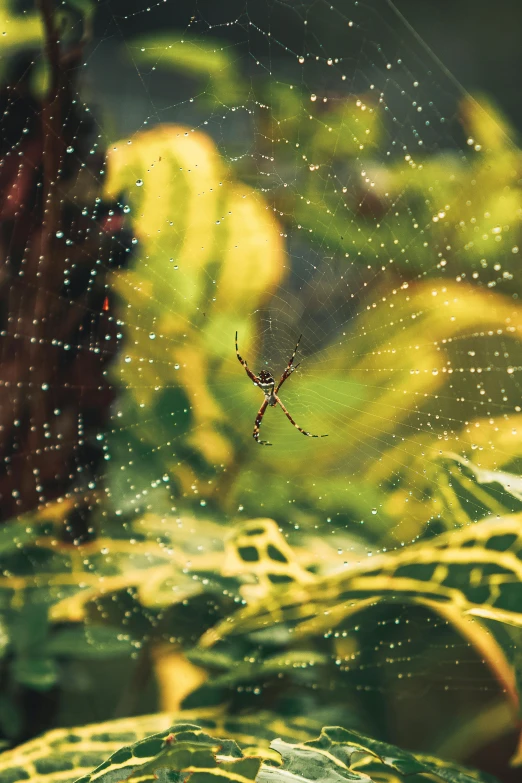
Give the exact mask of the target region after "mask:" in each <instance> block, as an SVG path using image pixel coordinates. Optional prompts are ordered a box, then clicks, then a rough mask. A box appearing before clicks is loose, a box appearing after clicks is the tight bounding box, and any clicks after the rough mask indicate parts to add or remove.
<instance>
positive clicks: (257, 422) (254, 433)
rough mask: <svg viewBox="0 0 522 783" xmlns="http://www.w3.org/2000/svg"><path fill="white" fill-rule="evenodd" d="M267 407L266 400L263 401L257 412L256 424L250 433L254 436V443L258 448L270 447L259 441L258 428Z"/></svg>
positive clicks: (265, 442)
mask: <svg viewBox="0 0 522 783" xmlns="http://www.w3.org/2000/svg"><path fill="white" fill-rule="evenodd" d="M267 406H268V400H264V402H263V404H262V405H261V407H260V408H259V410H258V412H257V416H256V423H255V424H254V432H253V433H252V434H253V436H254V440H255V441H256V443H259V445H260V446H271V445H272V444H271V443H269V442H268V441H267V440H259V427H260V426H261V421H262V419H263V416H264V415H265V411H266V409H267Z"/></svg>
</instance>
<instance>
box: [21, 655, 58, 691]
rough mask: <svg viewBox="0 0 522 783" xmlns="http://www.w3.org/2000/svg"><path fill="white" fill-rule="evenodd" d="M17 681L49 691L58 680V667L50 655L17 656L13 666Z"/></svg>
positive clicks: (38, 689)
mask: <svg viewBox="0 0 522 783" xmlns="http://www.w3.org/2000/svg"><path fill="white" fill-rule="evenodd" d="M12 675H13V679H14V680H15V682H17V683H19V684H20V685H25V686H26V687H27V688H33V689H34V690H37V691H47V690H49V688H52V687H53V686H54V685H56V683H57V682H58V667H57V665H56V662H55V661H54V660H53V659H52V658H49V657H45V656H39V657H36V656H35V657H21V658H16V659H15V660H14V662H13V666H12Z"/></svg>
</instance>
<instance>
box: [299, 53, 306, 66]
mask: <svg viewBox="0 0 522 783" xmlns="http://www.w3.org/2000/svg"><path fill="white" fill-rule="evenodd" d="M304 61H305V58H304V57H303V56H302V55H301V57H299V58H298V62H300V63H301V65H302V64H303V63H304Z"/></svg>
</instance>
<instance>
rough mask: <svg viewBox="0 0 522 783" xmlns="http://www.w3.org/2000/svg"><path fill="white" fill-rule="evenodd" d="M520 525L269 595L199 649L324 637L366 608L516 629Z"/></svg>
mask: <svg viewBox="0 0 522 783" xmlns="http://www.w3.org/2000/svg"><path fill="white" fill-rule="evenodd" d="M521 523H522V515H520V514H513V515H510V516H506V517H503V518H500V519H487V520H485V521H483V522H480V523H477V524H476V525H472V526H471V527H469V528H466V529H461V530H456V531H452V532H450V533H445V534H443V535H441V536H437V537H436V538H435V539H433V540H431V541H429V542H427V543H419V544H415V545H413V546H409V547H407V548H405V549H401V550H398V551H396V552H387V553H384V554H382V555H378V556H377V557H373V558H371V560H370V562H367V561H364V562H363V563H361V562H357V563H353V564H351V565H349V566H348V567H347V568H345V569H343V570H342V571H341V572H337V573H335V574H332V575H329V576H326V577H323V578H320V579H317V580H315V581H313V582H312V583H310V584H309V585H300V586H299V587H298V588H297V587H296V588H292V587H290V588H288V589H287V590H277V589H274V591H273V592H272V594H271V596H268V597H265V598H264V600H263V601H262V602H256V603H253V604H251V605H250V606H247V607H246V608H244V609H242V610H240V611H239V612H237V613H236V615H234V616H233V617H231V618H227V619H226V620H224V621H223V622H222V623H221V624H220V625H218V626H217V627H216V628H214V629H211V630H210V631H209V632H207V633H206V634H205V636H204V637H203V639H202V644H203V645H204V646H210V645H211V644H213V643H214V642H216V641H217V640H218V639H219V638H221V637H224V636H226V635H228V634H237V633H244V632H247V631H253V630H256V629H261V628H264V627H266V626H267V625H273V624H274V623H281V622H289V623H291V624H293V625H296V626H297V627H296V629H295V635H296V636H302V635H309V634H316V633H319V632H325V631H328V630H331V629H333V628H335V627H336V626H337V625H338V624H339V623H340V622H341V621H342V620H343V619H344V618H345V617H348V616H349V615H350V614H351V613H352V612H353V611H356V610H358V609H359V608H360V607H361V604H362V602H364V601H368V600H372V601H375V600H388V601H390V600H391V601H400V602H402V603H409V602H412V603H417V604H419V603H420V604H424V605H428V606H430V607H431V608H434V609H435V610H436V609H437V607H438V606H441V607H447V606H450V607H451V608H452V609H454V610H456V611H458V612H459V613H460V614H462V615H471V616H473V617H476V618H483V619H488V620H496V621H499V622H504V623H508V624H511V625H514V626H518V627H520V626H522V534H521V529H522V528H521Z"/></svg>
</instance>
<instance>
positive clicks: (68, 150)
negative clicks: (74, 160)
mask: <svg viewBox="0 0 522 783" xmlns="http://www.w3.org/2000/svg"><path fill="white" fill-rule="evenodd" d="M67 152H68V153H69V154H70V153H71V152H74V147H71V146H69V147H67Z"/></svg>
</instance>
